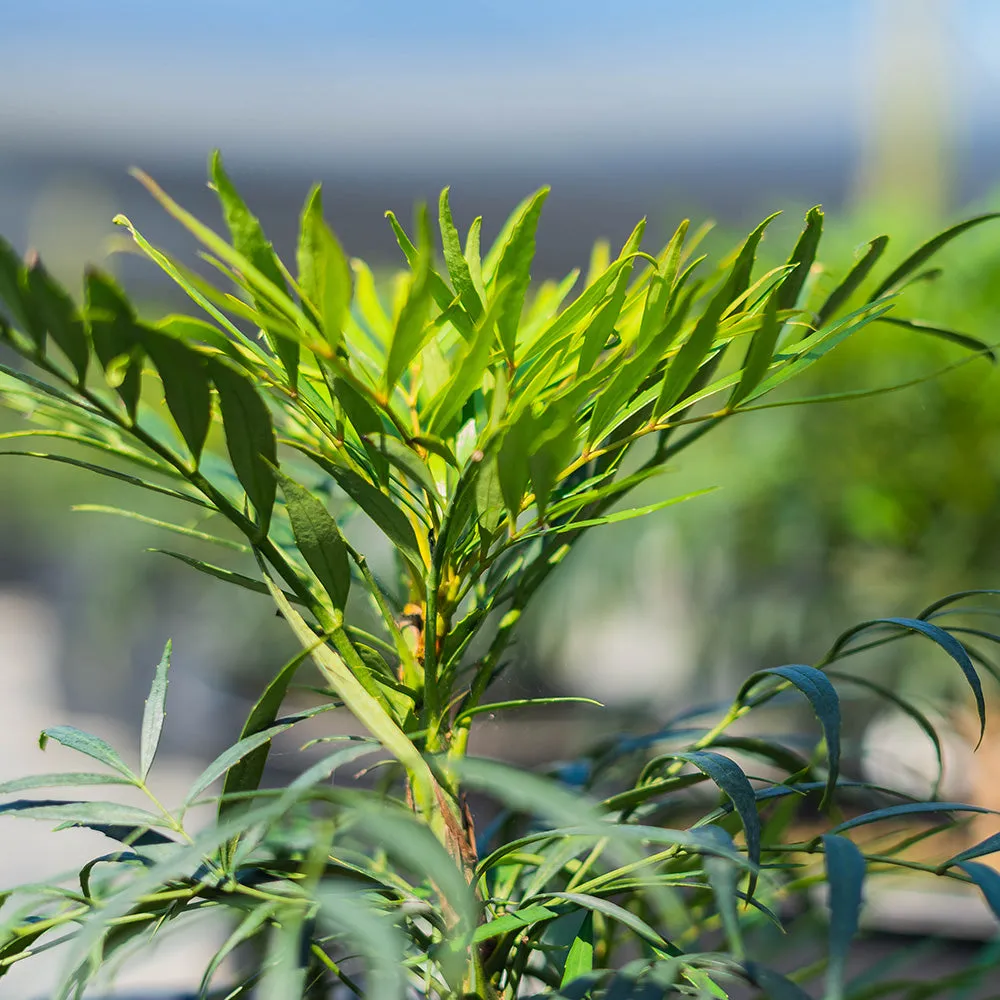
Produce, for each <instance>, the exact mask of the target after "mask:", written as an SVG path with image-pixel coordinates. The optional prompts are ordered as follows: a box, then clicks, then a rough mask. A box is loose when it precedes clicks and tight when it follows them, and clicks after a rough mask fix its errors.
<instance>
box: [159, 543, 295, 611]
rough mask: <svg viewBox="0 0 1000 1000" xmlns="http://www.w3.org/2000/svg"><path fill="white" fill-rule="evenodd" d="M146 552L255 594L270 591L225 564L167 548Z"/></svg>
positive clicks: (289, 597) (291, 596) (293, 599)
mask: <svg viewBox="0 0 1000 1000" xmlns="http://www.w3.org/2000/svg"><path fill="white" fill-rule="evenodd" d="M146 551H147V552H156V553H158V554H160V555H164V556H170V558H171V559H178V560H180V561H181V562H182V563H185V564H186V565H188V566H190V567H191V568H192V569H196V570H198V571H199V572H200V573H205V574H206V575H208V576H214V577H215V578H216V580H222V581H223V582H225V583H232V584H235V585H236V586H237V587H242V588H243V589H244V590H252V591H253V592H254V593H255V594H268V593H270V591H269V590H268V588H267V587H266V586H265V585H264V584H263V583H261V582H260V580H255V579H254V578H253V577H252V576H244V575H243V574H242V573H237V572H235V570H231V569H226V568H225V566H216V565H214V564H213V563H207V562H203V561H202V560H201V559H195V558H193V557H192V556H188V555H185V554H184V553H183V552H172V551H170V550H169V549H146ZM287 596H288V599H289V600H290V601H295V602H296V603H298V602H299V599H298V598H297V597H295V596H294V595H293V594H288V595H287Z"/></svg>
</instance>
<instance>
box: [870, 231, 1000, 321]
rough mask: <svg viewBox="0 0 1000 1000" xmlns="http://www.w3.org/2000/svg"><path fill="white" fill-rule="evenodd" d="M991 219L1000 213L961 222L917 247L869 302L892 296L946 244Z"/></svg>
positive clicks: (881, 285) (872, 294)
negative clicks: (909, 276) (907, 278)
mask: <svg viewBox="0 0 1000 1000" xmlns="http://www.w3.org/2000/svg"><path fill="white" fill-rule="evenodd" d="M990 219H1000V212H987V213H986V214H985V215H977V216H975V217H974V218H971V219H966V220H965V221H964V222H960V223H958V225H955V226H952V227H951V228H949V229H946V230H945V231H944V232H943V233H938V235H937V236H935V237H934V238H933V239H930V240H928V241H927V242H926V243H924V244H922V245H921V246H919V247H917V249H916V250H914V251H913V253H911V254H910V256H909V257H907V258H906V260H904V261H903V262H902V263H901V264H900V265H899V266H898V267H897V268H896V269H895V270H894V271H892V272H891V273H890V274H889V276H888V277H887V278H886V279H885V280H884V281H883V282H882V283H881V284H880V285H879V286H878V287H877V288H876V289H875V291H874V292H872V293H871V295H870V296H869V297H868V301H869V302H874V301H875V299H879V298H881V297H882V296H883V295H889V294H891V293H892V292H893V291H895V290H896V288H897V286H898V285H899V284H900V283H901V282H902V281H903V280H904V279H905V278H906V277H907V276H908V275H910V274H912V273H913V272H914V271H915V270H916V269H917V268H918V267H920V266H921V265H922V264H925V263H926V262H927V261H928V260H929V259H930V258H931V257H933V256H934V254H936V253H937V252H938V250H940V249H941V248H942V247H943V246H944V245H945V244H946V243H949V242H950V241H951V240H953V239H954V238H955V237H956V236H960V235H961V234H962V233H964V232H965V231H966V230H967V229H971V228H972V227H973V226H978V225H980V224H981V223H983V222H989V221H990Z"/></svg>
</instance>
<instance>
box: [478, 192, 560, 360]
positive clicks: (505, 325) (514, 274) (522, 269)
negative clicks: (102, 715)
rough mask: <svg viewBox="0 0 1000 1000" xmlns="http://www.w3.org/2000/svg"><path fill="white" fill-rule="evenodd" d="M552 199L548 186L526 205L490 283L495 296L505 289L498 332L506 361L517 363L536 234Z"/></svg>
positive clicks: (504, 245) (504, 247) (512, 229)
mask: <svg viewBox="0 0 1000 1000" xmlns="http://www.w3.org/2000/svg"><path fill="white" fill-rule="evenodd" d="M548 196H549V189H548V188H547V187H545V188H540V189H539V190H538V191H536V192H535V193H534V194H533V195H532V196H531V197H530V198H529V199H528V200H527V201H526V202H525V203H524V207H523V209H522V210H521V211H520V213H519V214H518V216H517V218H516V220H515V221H514V224H513V226H512V228H511V231H510V235H509V236H508V237H507V239H506V241H505V242H504V244H503V248H502V250H501V251H500V257H499V260H498V261H497V265H496V273H495V274H494V275H493V276H492V280H490V281H488V284H489V287H490V290H491V292H493V294H495V293H496V290H497V289H499V288H506V289H507V291H506V294H505V296H504V303H503V308H502V310H501V312H500V316H499V317H498V320H497V332H498V334H499V337H500V344H501V346H502V347H503V350H504V353H505V354H506V356H507V360H508V361H509V362H510V363H511V364H513V363H514V347H515V342H516V340H517V328H518V324H519V322H520V320H521V310H522V308H523V307H524V297H525V294H526V293H527V291H528V285H529V283H530V281H531V262H532V260H533V259H534V256H535V232H536V230H537V229H538V219H539V216H540V215H541V212H542V206H543V205H544V204H545V199H546V198H547V197H548Z"/></svg>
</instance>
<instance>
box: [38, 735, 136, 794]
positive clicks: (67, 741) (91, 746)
mask: <svg viewBox="0 0 1000 1000" xmlns="http://www.w3.org/2000/svg"><path fill="white" fill-rule="evenodd" d="M49 740H55V741H56V743H61V744H62V745H63V746H64V747H67V748H68V749H70V750H76V751H77V753H82V754H85V755H86V756H88V757H92V758H93V759H94V760H98V761H100V762H101V763H102V764H106V765H107V766H108V767H110V768H111V769H112V770H114V771H117V772H118V773H119V774H121V775H122V776H123V777H125V778H128V779H129V781H131V782H135V781H136V776H135V774H134V773H133V771H132V770H131V768H130V767H129V766H128V765H127V764H126V763H125V761H123V760H122V759H121V757H120V756H119V754H118V751H117V750H115V748H114V747H112V746H111V744H110V743H107V742H106V741H105V740H102V739H101V738H100V737H99V736H94V735H93V734H92V733H85V732H84V731H83V730H82V729H77V728H76V727H75V726H51V727H49V728H48V729H43V730H42V732H41V735H40V736H39V737H38V745H39V747H41V749H42V750H44V749H45V745H46V743H48V741H49Z"/></svg>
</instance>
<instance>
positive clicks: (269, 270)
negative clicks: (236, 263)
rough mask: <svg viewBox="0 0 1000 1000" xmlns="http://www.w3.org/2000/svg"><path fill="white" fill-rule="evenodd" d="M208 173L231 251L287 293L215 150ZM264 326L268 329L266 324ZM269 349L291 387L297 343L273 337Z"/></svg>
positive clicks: (267, 311)
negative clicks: (282, 369)
mask: <svg viewBox="0 0 1000 1000" xmlns="http://www.w3.org/2000/svg"><path fill="white" fill-rule="evenodd" d="M209 173H210V175H211V177H212V183H213V184H214V186H215V190H216V193H217V194H218V196H219V202H220V204H221V205H222V214H223V218H224V219H225V222H226V227H227V228H228V229H229V236H230V239H231V240H232V242H233V249H235V250H236V251H237V253H239V254H241V255H242V256H243V257H245V258H246V259H247V260H248V261H250V263H251V264H253V266H254V267H255V268H256V269H257V270H258V271H259V272H260V273H261V274H262V275H263V276H264V277H265V278H266V279H267V280H268V281H269V282H271V283H272V284H273V285H274V287H275V288H278V289H280V290H281V291H282V292H287V291H288V286H287V285H286V284H285V279H284V277H283V276H282V273H281V267H280V266H279V264H278V259H277V257H276V256H275V253H274V248H273V247H272V246H271V243H270V241H269V240H268V239H267V237H266V236H265V235H264V230H263V227H262V226H261V224H260V220H259V219H258V218H257V217H256V216H255V215H254V214H253V213H252V212H251V211H250V209H249V208H248V207H247V205H246V202H244V200H243V199H242V198H241V197H240V194H239V192H238V191H237V190H236V188H235V187H234V186H233V182H232V181H231V180H230V179H229V175H228V174H227V173H226V171H225V169H224V168H223V166H222V157H221V155H220V154H219V151H218V150H215V151H214V152H213V153H212V156H211V159H210V160H209ZM254 303H255V304H256V306H257V308H258V309H259V310H260V311H261V312H262V313H263V314H264V315H265V317H273V316H274V315H275V310H274V308H273V307H272V306H271V304H270V302H269V301H268V300H267V299H266V298H263V297H260V296H254ZM264 325H265V326H267V327H269V326H270V324H267V323H265V324H264ZM268 332H270V330H269V331H268ZM271 346H272V347H273V348H274V350H275V353H276V354H277V355H278V357H279V358H280V359H281V363H282V366H283V367H284V369H285V373H286V374H287V375H288V381H289V382H290V383H291V385H292V387H293V388H294V386H295V384H296V381H297V379H298V369H299V344H298V341H297V340H294V339H292V338H289V337H286V336H280V335H279V336H273V337H272V338H271Z"/></svg>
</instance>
